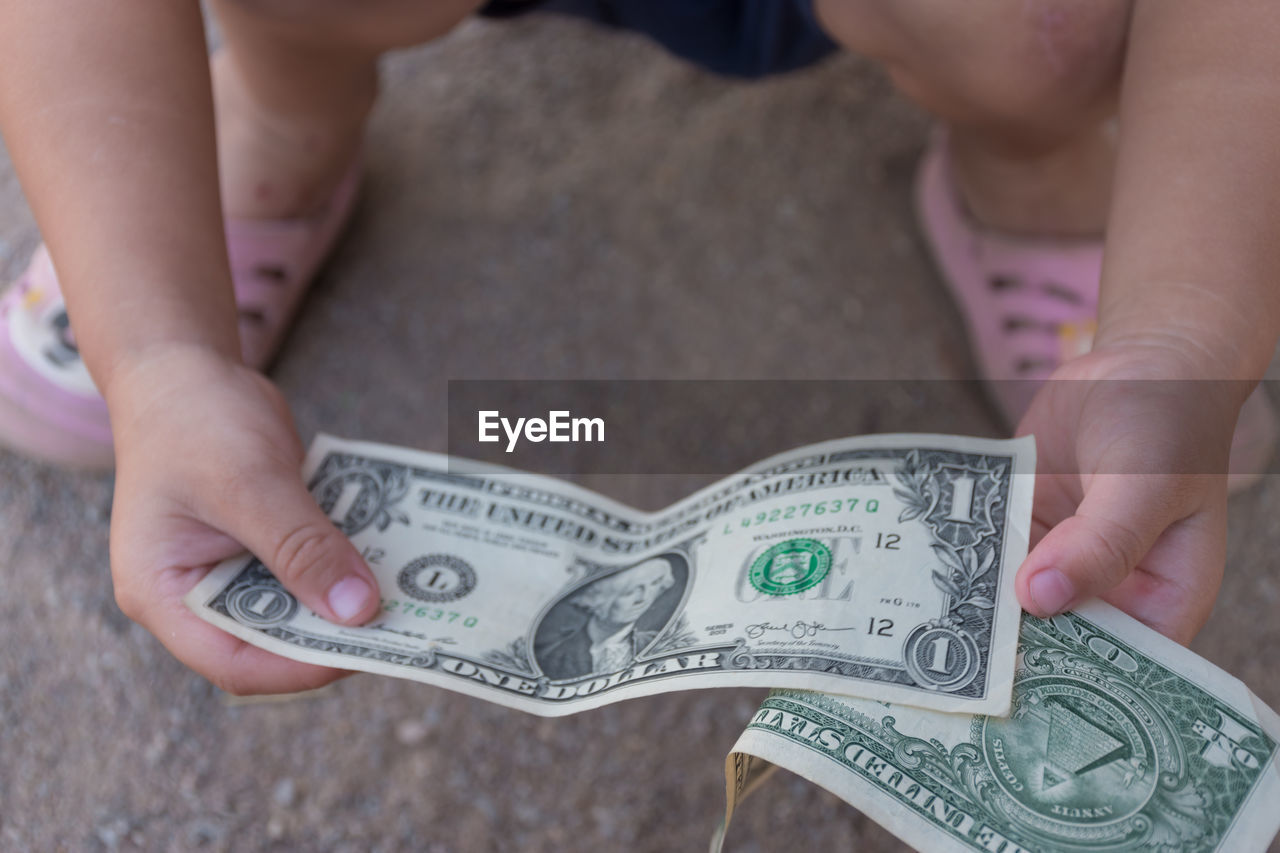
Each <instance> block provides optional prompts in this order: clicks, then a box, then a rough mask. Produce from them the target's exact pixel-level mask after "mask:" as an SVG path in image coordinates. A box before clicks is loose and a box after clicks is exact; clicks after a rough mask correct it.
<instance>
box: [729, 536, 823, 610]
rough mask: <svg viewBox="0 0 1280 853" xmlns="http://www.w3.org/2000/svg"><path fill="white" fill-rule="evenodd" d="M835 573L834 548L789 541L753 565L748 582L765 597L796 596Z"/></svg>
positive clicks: (806, 541)
mask: <svg viewBox="0 0 1280 853" xmlns="http://www.w3.org/2000/svg"><path fill="white" fill-rule="evenodd" d="M829 571H831V549H830V548H828V547H827V546H826V545H824V544H822V543H821V542H819V541H818V540H817V539H788V540H787V541H785V542H779V543H778V544H777V545H774V546H772V547H771V548H769V549H768V550H767V551H765V552H764V553H763V554H761V555H760V556H759V557H756V558H755V560H754V561H753V562H752V563H751V570H750V572H748V574H747V579H748V580H750V581H751V585H752V586H754V587H755V588H756V589H757V590H759V591H760V592H763V593H764V594H765V595H774V596H781V595H794V594H796V593H798V592H804V591H805V590H806V589H812V588H813V587H815V586H817V585H818V584H820V583H822V579H823V578H825V577H826V576H827V572H829Z"/></svg>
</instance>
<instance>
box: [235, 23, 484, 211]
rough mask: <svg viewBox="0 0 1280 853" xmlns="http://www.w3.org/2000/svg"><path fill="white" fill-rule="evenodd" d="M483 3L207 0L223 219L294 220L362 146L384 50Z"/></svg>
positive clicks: (440, 28)
mask: <svg viewBox="0 0 1280 853" xmlns="http://www.w3.org/2000/svg"><path fill="white" fill-rule="evenodd" d="M481 4H482V0H433V2H422V0H216V2H214V3H213V7H214V11H215V13H216V15H217V17H218V21H219V23H220V24H221V26H222V30H223V34H224V46H223V49H222V51H221V52H220V53H219V54H218V56H217V57H216V58H215V60H214V67H213V74H214V96H215V102H216V107H217V113H218V158H219V165H220V172H221V178H222V192H223V206H224V208H225V210H226V212H227V214H228V216H230V217H240V218H246V219H279V218H285V217H292V216H298V215H301V214H305V213H307V212H309V210H310V209H311V208H314V207H315V206H316V205H318V204H320V203H322V202H323V201H324V200H325V199H326V198H328V196H329V194H330V192H331V191H332V190H333V187H334V186H335V185H336V184H337V182H338V181H339V180H340V179H341V177H342V175H343V173H344V171H345V169H346V167H347V166H348V164H349V163H350V160H351V158H352V156H353V155H354V153H355V150H356V148H357V146H358V145H359V142H360V134H361V131H362V129H363V127H364V122H365V119H366V117H367V116H368V114H369V110H370V108H371V107H372V106H373V102H374V98H375V96H376V93H377V60H378V57H379V55H380V54H382V53H383V52H385V51H387V50H391V49H393V48H399V47H407V46H409V45H414V44H419V43H422V42H426V41H430V40H432V39H435V38H437V37H439V36H442V35H444V34H445V33H447V32H448V31H449V30H451V29H452V28H453V27H454V26H455V25H457V24H458V23H459V22H461V21H462V20H463V19H464V18H466V17H467V16H468V15H470V14H472V13H473V12H474V11H475V10H476V9H477V8H478V7H479V6H480V5H481Z"/></svg>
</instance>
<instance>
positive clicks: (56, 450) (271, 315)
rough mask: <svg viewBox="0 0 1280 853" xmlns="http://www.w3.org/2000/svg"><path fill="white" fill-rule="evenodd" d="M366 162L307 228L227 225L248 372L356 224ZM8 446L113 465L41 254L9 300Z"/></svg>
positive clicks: (0, 347)
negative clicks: (342, 237) (354, 216)
mask: <svg viewBox="0 0 1280 853" xmlns="http://www.w3.org/2000/svg"><path fill="white" fill-rule="evenodd" d="M359 163H360V160H359V158H358V157H357V158H356V161H355V162H354V163H353V165H352V167H351V168H350V169H349V170H348V172H347V174H346V176H345V177H344V178H343V180H342V182H341V183H340V184H339V185H338V187H337V188H336V189H335V190H334V193H333V195H332V196H331V197H330V199H329V202H328V203H327V204H326V206H325V208H324V209H323V210H322V211H320V212H319V213H318V214H316V215H315V216H312V217H307V218H305V219H296V220H281V221H268V220H263V221H250V220H228V221H227V223H226V232H227V251H228V254H229V256H230V260H231V274H232V280H233V283H234V286H235V295H236V304H237V306H238V307H239V309H240V349H241V355H242V357H243V358H244V361H245V363H246V364H248V365H251V366H253V367H255V368H257V369H259V370H261V369H263V368H265V367H266V366H267V365H268V364H270V362H271V359H272V358H273V357H274V356H275V354H276V351H277V350H278V349H279V347H280V344H281V343H282V342H283V340H284V337H285V334H286V333H287V331H288V329H289V327H290V325H291V324H292V322H293V318H294V316H295V315H296V314H297V311H298V308H299V306H300V305H301V303H302V297H303V296H304V295H305V293H306V291H307V288H308V287H309V286H310V284H311V281H312V279H313V278H314V276H315V274H316V271H317V270H318V269H319V267H320V264H321V263H322V262H323V261H324V259H325V257H326V256H327V255H328V254H329V251H330V250H331V249H332V248H333V246H334V244H335V243H336V241H337V238H338V235H339V234H340V233H341V231H342V229H343V227H344V226H345V225H346V223H347V221H348V220H349V219H350V216H351V211H352V209H353V208H354V206H355V205H354V203H355V197H356V191H357V189H358V186H359V179H360V165H359ZM0 445H4V446H7V447H9V448H12V449H14V450H16V451H18V452H19V453H22V454H24V455H27V456H32V457H36V458H39V459H43V460H46V461H49V462H54V463H56V464H59V465H63V466H67V467H72V468H88V469H98V470H102V469H109V468H111V467H112V465H113V464H114V454H113V451H112V445H111V424H110V421H109V420H108V417H107V406H106V403H105V402H104V401H103V399H102V395H101V394H99V393H98V389H97V388H96V387H95V386H94V384H93V379H92V378H91V377H90V376H89V371H88V370H86V369H85V366H84V362H83V361H81V360H80V353H79V350H78V349H77V348H76V343H75V337H74V335H73V334H72V331H71V327H70V323H69V322H68V319H67V309H66V304H65V303H64V301H63V298H62V291H61V289H60V288H59V287H58V278H57V275H56V274H55V272H54V268H53V263H52V260H51V259H50V257H49V253H48V251H47V250H46V249H45V247H44V246H43V245H42V246H40V247H39V248H38V249H37V250H36V252H35V254H34V256H33V257H32V259H31V262H30V264H29V265H28V267H27V270H26V272H24V273H23V274H22V275H21V276H20V277H19V278H18V280H17V281H15V282H14V283H13V284H12V285H10V287H9V288H8V289H7V290H6V291H4V292H3V293H0Z"/></svg>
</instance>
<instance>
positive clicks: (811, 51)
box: [480, 0, 836, 77]
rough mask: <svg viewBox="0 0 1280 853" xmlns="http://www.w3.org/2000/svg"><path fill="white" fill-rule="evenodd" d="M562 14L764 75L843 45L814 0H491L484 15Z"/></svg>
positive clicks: (731, 70)
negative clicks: (826, 28)
mask: <svg viewBox="0 0 1280 853" xmlns="http://www.w3.org/2000/svg"><path fill="white" fill-rule="evenodd" d="M534 10H540V11H548V12H559V13H562V14H567V15H574V16H576V17H579V18H586V19H588V20H591V21H595V22H597V23H600V24H605V25H607V26H611V27H616V28H618V29H623V30H634V31H636V32H640V33H644V34H645V35H647V36H649V37H650V38H652V39H653V40H654V41H656V42H658V44H660V45H662V46H663V47H665V48H666V49H667V50H669V51H671V52H672V53H674V54H675V55H676V56H680V57H683V58H684V59H687V60H689V61H690V62H693V63H695V64H696V65H699V66H701V67H703V68H706V69H708V70H711V71H715V72H718V73H720V74H727V75H730V76H733V77H764V76H766V75H769V74H781V73H783V72H786V71H793V70H795V69H797V68H803V67H804V66H806V65H811V64H813V63H814V62H817V61H818V60H820V59H822V58H823V57H825V56H827V55H828V54H830V53H832V52H834V51H835V50H836V45H835V43H834V42H832V41H831V39H830V38H828V37H827V34H826V33H824V32H823V31H822V28H821V27H819V26H818V21H817V18H816V16H815V15H814V12H813V0H489V2H488V3H487V4H486V5H485V7H484V8H483V9H481V11H480V14H482V15H487V16H489V17H494V18H503V17H511V16H513V15H520V14H523V13H525V12H531V11H534Z"/></svg>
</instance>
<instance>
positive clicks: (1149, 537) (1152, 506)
mask: <svg viewBox="0 0 1280 853" xmlns="http://www.w3.org/2000/svg"><path fill="white" fill-rule="evenodd" d="M1182 491H1183V488H1182V485H1181V484H1180V483H1179V482H1178V478H1175V477H1171V476H1156V475H1142V474H1099V475H1095V476H1094V477H1093V478H1092V480H1091V482H1090V484H1089V488H1088V490H1087V491H1086V492H1085V495H1084V499H1083V500H1082V501H1081V502H1080V506H1079V507H1077V509H1076V512H1075V515H1072V516H1069V517H1068V518H1066V519H1064V520H1063V521H1061V522H1059V523H1058V524H1057V525H1056V526H1055V527H1054V528H1053V529H1052V530H1050V531H1049V532H1048V533H1047V534H1046V535H1045V537H1044V538H1043V539H1041V540H1040V544H1038V545H1037V546H1036V547H1035V548H1034V549H1032V551H1031V553H1030V554H1029V555H1027V559H1026V561H1025V562H1023V564H1022V567H1021V568H1020V569H1019V571H1018V577H1017V582H1016V589H1017V592H1018V600H1019V601H1020V602H1022V606H1023V607H1024V608H1025V609H1026V610H1028V611H1030V612H1031V613H1033V614H1035V615H1037V616H1051V615H1053V614H1055V613H1060V612H1062V611H1063V610H1067V609H1069V608H1070V607H1071V606H1072V605H1073V604H1075V603H1077V602H1080V601H1084V600H1085V599H1088V598H1093V597H1094V596H1098V595H1102V594H1103V593H1105V592H1107V591H1109V590H1111V589H1113V588H1115V587H1116V586H1118V585H1119V584H1120V583H1122V582H1123V581H1124V580H1125V579H1126V578H1127V577H1129V574H1130V573H1131V572H1132V571H1133V569H1134V568H1135V567H1136V566H1137V565H1138V561H1139V560H1141V559H1142V558H1143V557H1144V556H1145V555H1146V553H1147V552H1148V551H1149V550H1150V549H1151V546H1152V545H1153V544H1154V543H1155V541H1156V539H1157V538H1158V537H1159V536H1160V534H1162V533H1163V532H1164V531H1165V529H1167V528H1168V527H1169V525H1171V524H1173V523H1174V522H1175V521H1178V520H1179V519H1180V518H1182V517H1185V515H1186V513H1185V511H1184V510H1183V509H1182V506H1181V504H1182V501H1180V500H1177V499H1175V498H1176V497H1177V496H1178V495H1180V494H1181V493H1182Z"/></svg>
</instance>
